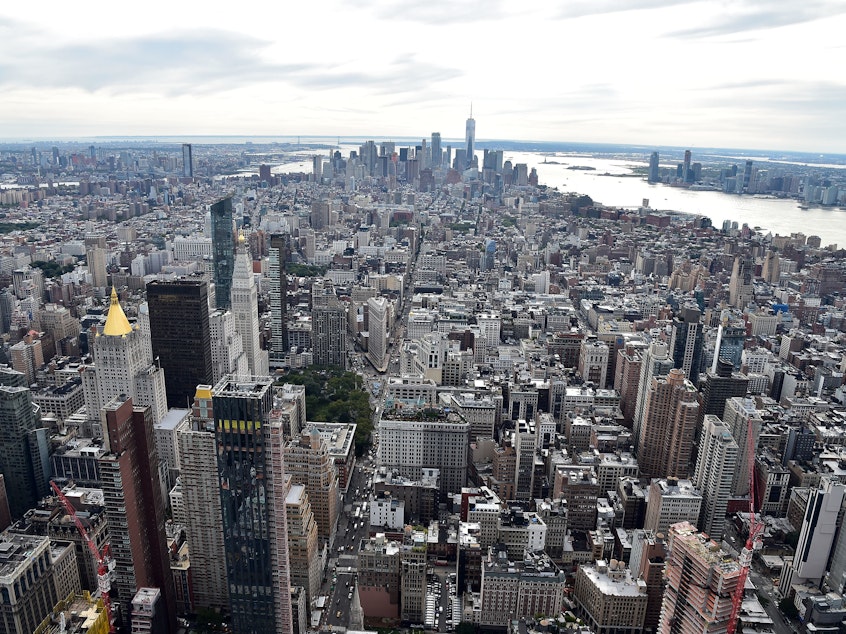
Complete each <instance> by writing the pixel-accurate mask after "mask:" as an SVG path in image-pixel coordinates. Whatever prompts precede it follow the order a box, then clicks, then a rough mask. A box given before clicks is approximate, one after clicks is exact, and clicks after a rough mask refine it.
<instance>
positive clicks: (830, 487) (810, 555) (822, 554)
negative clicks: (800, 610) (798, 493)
mask: <svg viewBox="0 0 846 634" xmlns="http://www.w3.org/2000/svg"><path fill="white" fill-rule="evenodd" d="M844 493H846V485H844V484H842V483H841V482H837V481H835V480H833V479H830V478H823V480H822V481H821V482H820V485H819V486H818V487H814V488H813V489H811V490H810V492H809V493H808V504H807V506H806V507H805V515H804V517H803V518H802V527H801V528H800V529H799V541H798V543H797V544H796V555H795V556H794V558H793V560H792V561H787V562H785V565H784V567H783V568H782V572H781V579H780V581H779V589H780V592H781V593H782V594H784V595H785V596H789V595H790V594H792V592H791V589H790V588H791V586H792V585H793V584H797V583H804V582H811V583H812V584H814V585H819V583H820V581H821V580H822V579H823V577H824V576H825V572H826V566H827V565H828V560H829V556H830V555H831V550H832V548H833V547H834V538H835V535H836V533H837V525H838V517H839V516H840V513H841V506H842V504H843V497H844ZM835 577H836V575H835ZM835 577H833V578H835Z"/></svg>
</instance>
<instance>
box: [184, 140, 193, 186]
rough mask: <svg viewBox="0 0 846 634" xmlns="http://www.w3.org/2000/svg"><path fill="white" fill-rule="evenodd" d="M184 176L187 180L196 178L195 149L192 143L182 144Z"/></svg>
mask: <svg viewBox="0 0 846 634" xmlns="http://www.w3.org/2000/svg"><path fill="white" fill-rule="evenodd" d="M182 175H183V176H184V177H185V178H193V177H194V148H192V147H191V144H190V143H183V144H182Z"/></svg>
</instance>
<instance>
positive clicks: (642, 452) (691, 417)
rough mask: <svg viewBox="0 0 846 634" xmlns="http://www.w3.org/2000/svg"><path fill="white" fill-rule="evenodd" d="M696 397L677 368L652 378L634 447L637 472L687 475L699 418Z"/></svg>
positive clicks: (656, 474)
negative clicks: (637, 465)
mask: <svg viewBox="0 0 846 634" xmlns="http://www.w3.org/2000/svg"><path fill="white" fill-rule="evenodd" d="M696 397H697V394H696V389H695V388H694V387H693V385H692V384H691V383H690V381H688V380H686V379H685V375H684V372H683V371H681V370H679V369H676V368H674V369H672V370H670V372H669V374H668V375H667V377H666V378H660V379H659V378H653V379H652V387H651V388H650V389H649V391H648V392H647V394H646V406H645V408H644V415H643V425H642V427H641V430H640V439H639V443H638V449H637V459H638V464H639V465H640V470H641V473H643V474H644V475H647V476H650V477H653V478H657V477H673V478H686V477H687V475H688V472H689V467H690V456H691V451H692V448H693V436H694V433H695V430H696V423H697V421H698V420H699V403H698V402H697V399H696Z"/></svg>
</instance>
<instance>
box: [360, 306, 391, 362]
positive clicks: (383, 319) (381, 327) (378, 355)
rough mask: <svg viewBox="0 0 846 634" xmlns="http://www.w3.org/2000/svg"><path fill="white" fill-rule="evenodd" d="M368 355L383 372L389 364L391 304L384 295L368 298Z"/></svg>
mask: <svg viewBox="0 0 846 634" xmlns="http://www.w3.org/2000/svg"><path fill="white" fill-rule="evenodd" d="M366 306H367V330H368V333H369V337H368V340H367V356H368V358H369V359H370V362H371V363H372V364H373V366H374V367H375V368H376V369H377V370H380V371H382V372H384V371H385V369H386V368H387V366H388V361H389V358H388V329H389V324H388V319H389V315H388V313H389V310H390V306H389V305H388V300H387V299H385V298H384V297H371V298H369V299H368V300H367V304H366Z"/></svg>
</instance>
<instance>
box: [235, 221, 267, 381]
mask: <svg viewBox="0 0 846 634" xmlns="http://www.w3.org/2000/svg"><path fill="white" fill-rule="evenodd" d="M229 305H230V310H231V311H232V316H233V317H234V318H235V332H237V333H238V335H239V336H240V337H241V344H242V345H241V347H242V349H243V350H244V353H245V354H246V355H247V365H248V366H249V369H248V372H249V373H250V374H251V375H252V376H265V375H267V373H268V371H269V370H268V360H267V350H262V349H261V342H260V340H259V315H258V289H257V288H256V280H255V277H254V276H253V267H252V260H251V259H250V254H249V253H248V252H247V248H246V245H245V240H244V236H243V234H242V235H240V236H239V237H238V252H237V254H236V255H235V269H234V271H233V273H232V290H231V295H230V304H229Z"/></svg>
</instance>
